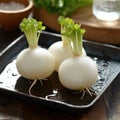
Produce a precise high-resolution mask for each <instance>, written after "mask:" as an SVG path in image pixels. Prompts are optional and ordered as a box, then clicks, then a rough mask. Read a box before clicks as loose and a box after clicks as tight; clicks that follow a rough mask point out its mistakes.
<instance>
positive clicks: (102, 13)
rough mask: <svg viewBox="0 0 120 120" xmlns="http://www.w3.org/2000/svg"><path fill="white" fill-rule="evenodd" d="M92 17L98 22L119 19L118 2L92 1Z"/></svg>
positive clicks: (119, 0) (119, 7)
mask: <svg viewBox="0 0 120 120" xmlns="http://www.w3.org/2000/svg"><path fill="white" fill-rule="evenodd" d="M92 11H93V15H94V16H96V17H97V18H98V19H100V20H104V21H115V20H118V19H119V18H120V0H93V10H92Z"/></svg>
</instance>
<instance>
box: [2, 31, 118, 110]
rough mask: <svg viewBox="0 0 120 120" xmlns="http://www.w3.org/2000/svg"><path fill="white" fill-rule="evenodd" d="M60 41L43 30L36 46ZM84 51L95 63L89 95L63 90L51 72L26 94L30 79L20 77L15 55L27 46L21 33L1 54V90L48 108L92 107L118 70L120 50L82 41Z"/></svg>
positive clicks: (58, 36) (55, 74)
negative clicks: (96, 68)
mask: <svg viewBox="0 0 120 120" xmlns="http://www.w3.org/2000/svg"><path fill="white" fill-rule="evenodd" d="M59 40H61V37H60V35H58V34H53V33H48V32H43V33H42V34H41V36H40V41H39V45H41V46H42V47H46V48H48V47H49V46H50V45H51V44H52V43H53V42H56V41H59ZM83 45H84V48H85V50H86V52H87V54H88V55H89V56H90V57H91V58H92V59H93V60H94V61H95V62H96V63H97V66H98V70H99V77H98V80H97V82H96V83H95V84H94V85H93V86H92V93H93V94H92V96H90V94H88V93H87V92H86V94H85V95H84V97H83V98H82V99H81V97H82V95H83V92H78V91H70V90H67V89H65V88H64V87H63V86H62V85H61V84H60V83H59V79H58V75H57V73H56V72H54V73H53V74H52V75H51V76H50V77H49V78H47V80H44V81H43V82H42V83H43V85H41V83H40V81H38V82H37V83H36V84H35V86H34V87H33V88H32V90H31V93H32V94H33V96H32V95H29V92H28V91H29V87H30V86H31V84H32V82H33V81H30V80H27V79H24V78H23V77H21V76H20V75H19V74H18V72H17V69H16V66H15V61H16V59H15V58H16V56H17V55H18V54H19V53H20V51H21V50H23V49H24V48H26V47H27V46H28V45H27V43H26V40H25V37H24V35H22V36H20V37H19V38H18V39H16V40H15V41H14V42H13V43H11V44H10V45H9V46H8V47H7V48H5V49H4V50H3V51H2V52H1V53H0V91H3V92H4V93H6V94H9V95H12V96H15V97H18V98H20V99H23V100H28V101H31V102H37V103H41V104H44V105H47V106H50V107H56V108H62V109H66V110H73V109H74V110H85V109H88V108H89V107H90V106H92V105H93V104H94V103H95V102H96V101H97V100H98V99H99V97H100V96H101V95H102V94H103V93H104V91H105V90H106V89H107V88H108V86H109V85H110V84H111V83H112V81H113V80H114V79H115V78H116V76H117V75H118V74H119V73H120V49H119V48H118V47H114V46H108V45H103V44H99V43H93V42H89V41H84V43H83Z"/></svg>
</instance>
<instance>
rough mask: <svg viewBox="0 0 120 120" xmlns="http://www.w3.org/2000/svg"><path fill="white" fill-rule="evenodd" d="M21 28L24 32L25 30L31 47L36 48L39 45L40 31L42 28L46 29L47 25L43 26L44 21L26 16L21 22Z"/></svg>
mask: <svg viewBox="0 0 120 120" xmlns="http://www.w3.org/2000/svg"><path fill="white" fill-rule="evenodd" d="M20 29H21V31H22V32H24V34H25V36H26V38H27V41H28V44H29V47H30V48H35V47H37V46H38V40H39V37H40V33H41V31H42V30H45V26H42V22H41V21H37V20H36V19H27V18H24V19H23V20H22V22H21V23H20Z"/></svg>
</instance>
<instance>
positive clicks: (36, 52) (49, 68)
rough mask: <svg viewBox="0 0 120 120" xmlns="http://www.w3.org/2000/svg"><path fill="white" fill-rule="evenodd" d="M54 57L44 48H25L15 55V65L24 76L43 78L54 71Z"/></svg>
mask: <svg viewBox="0 0 120 120" xmlns="http://www.w3.org/2000/svg"><path fill="white" fill-rule="evenodd" d="M54 66H55V64H54V58H53V56H52V54H51V53H50V52H49V51H48V50H46V49H44V48H40V47H37V48H26V49H24V50H23V51H21V53H20V54H19V55H18V56H17V59H16V67H17V70H18V72H19V73H20V74H21V76H23V77H24V78H27V79H31V80H37V79H44V78H46V77H48V76H50V75H51V74H52V72H53V71H54Z"/></svg>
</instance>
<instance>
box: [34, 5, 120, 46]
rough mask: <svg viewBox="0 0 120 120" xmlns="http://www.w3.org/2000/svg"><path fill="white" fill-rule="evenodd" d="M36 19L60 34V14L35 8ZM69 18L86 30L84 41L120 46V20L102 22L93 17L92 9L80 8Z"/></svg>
mask: <svg viewBox="0 0 120 120" xmlns="http://www.w3.org/2000/svg"><path fill="white" fill-rule="evenodd" d="M34 17H35V18H36V19H38V20H42V21H43V23H44V24H45V25H46V26H48V27H49V28H51V29H52V30H55V31H57V32H60V26H59V25H58V14H55V13H52V14H51V13H49V12H48V11H47V10H46V9H43V8H35V9H34ZM69 17H70V18H73V19H74V20H75V21H76V22H77V23H79V24H81V27H82V28H85V29H86V33H85V35H84V39H86V40H89V41H95V42H100V43H108V44H114V45H120V20H117V21H114V22H103V21H100V20H98V19H97V18H95V17H94V16H93V14H92V8H91V7H85V8H80V9H78V10H76V11H75V12H74V13H73V14H72V15H71V16H69Z"/></svg>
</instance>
